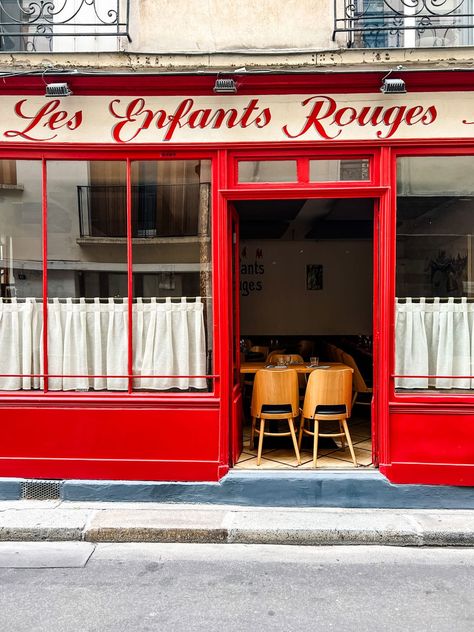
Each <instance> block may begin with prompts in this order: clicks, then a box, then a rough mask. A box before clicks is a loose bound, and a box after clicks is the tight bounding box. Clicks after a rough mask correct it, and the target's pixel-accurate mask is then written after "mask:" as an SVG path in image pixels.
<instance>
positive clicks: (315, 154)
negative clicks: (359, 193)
mask: <svg viewBox="0 0 474 632" xmlns="http://www.w3.org/2000/svg"><path fill="white" fill-rule="evenodd" d="M377 155H378V152H377V151H376V150H374V149H372V148H371V147H367V150H361V149H355V148H345V147H341V148H339V147H338V148H333V149H328V148H322V147H321V148H318V149H312V150H311V149H308V148H306V147H301V149H300V150H298V149H297V148H295V147H294V146H293V147H292V148H291V149H288V148H286V150H282V149H278V150H277V149H274V150H260V151H258V152H257V151H255V150H254V151H252V152H248V153H246V152H238V153H237V152H232V153H231V156H230V161H229V166H230V171H229V183H230V186H231V187H234V188H235V189H250V190H252V189H259V188H266V187H271V188H274V189H276V190H279V189H287V188H298V187H301V188H304V187H308V186H309V187H311V188H326V187H329V186H331V187H333V186H337V187H338V188H341V189H353V188H355V189H357V188H361V189H365V188H366V187H368V186H371V185H372V186H379V184H380V177H379V173H378V169H376V167H375V163H376V158H377ZM350 159H352V160H356V159H360V160H368V161H369V178H368V180H326V181H312V180H310V175H309V174H310V164H309V163H310V161H311V160H350ZM289 160H294V161H295V162H296V177H297V179H296V181H295V182H240V181H239V163H240V162H247V161H268V162H271V161H275V162H276V161H280V162H281V161H289Z"/></svg>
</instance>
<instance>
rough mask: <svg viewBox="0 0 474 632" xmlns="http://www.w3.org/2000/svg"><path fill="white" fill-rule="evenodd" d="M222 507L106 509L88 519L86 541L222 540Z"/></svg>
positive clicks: (225, 534) (225, 533) (223, 512)
mask: <svg viewBox="0 0 474 632" xmlns="http://www.w3.org/2000/svg"><path fill="white" fill-rule="evenodd" d="M226 513H227V512H226V511H224V510H216V511H209V510H208V509H207V510H204V511H201V510H200V509H197V508H195V509H193V510H186V509H182V508H181V509H180V510H179V509H141V510H138V511H130V510H129V509H108V510H101V511H98V512H97V513H96V514H95V515H94V517H93V518H92V519H91V521H90V523H89V525H88V528H87V531H86V533H85V539H86V540H88V541H89V542H209V541H211V542H224V541H225V539H226V536H227V532H226V530H225V529H224V528H223V520H224V517H225V515H226Z"/></svg>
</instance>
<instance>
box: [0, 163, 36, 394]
mask: <svg viewBox="0 0 474 632" xmlns="http://www.w3.org/2000/svg"><path fill="white" fill-rule="evenodd" d="M41 199H42V178H41V162H40V161H30V160H18V161H15V160H0V349H1V353H0V389H1V390H32V389H39V388H41V387H42V385H43V381H42V379H40V378H39V377H33V376H39V375H40V374H41V373H42V372H43V340H42V324H43V307H42V298H43V281H42V275H43V270H42V267H43V264H42V240H41Z"/></svg>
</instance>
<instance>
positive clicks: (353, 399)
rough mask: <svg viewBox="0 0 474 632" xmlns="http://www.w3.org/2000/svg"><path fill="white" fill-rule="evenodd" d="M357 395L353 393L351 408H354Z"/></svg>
mask: <svg viewBox="0 0 474 632" xmlns="http://www.w3.org/2000/svg"><path fill="white" fill-rule="evenodd" d="M357 395H358V392H357V391H355V393H354V397H353V398H352V406H354V404H355V403H356V399H357Z"/></svg>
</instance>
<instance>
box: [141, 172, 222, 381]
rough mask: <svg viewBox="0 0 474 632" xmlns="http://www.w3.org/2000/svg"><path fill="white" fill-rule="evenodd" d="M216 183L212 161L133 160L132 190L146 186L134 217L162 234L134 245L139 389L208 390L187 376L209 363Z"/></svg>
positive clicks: (204, 369)
mask: <svg viewBox="0 0 474 632" xmlns="http://www.w3.org/2000/svg"><path fill="white" fill-rule="evenodd" d="M210 182H211V179H210V162H209V161H184V160H172V161H168V162H157V161H137V162H133V163H132V189H133V190H135V191H142V190H143V191H144V192H146V194H143V195H138V196H137V195H135V196H134V197H133V204H132V217H133V218H134V219H135V222H137V223H138V225H139V226H140V227H141V228H140V230H142V231H144V233H145V235H146V237H152V238H155V237H156V239H152V241H151V242H150V241H147V239H137V240H135V241H134V243H133V285H134V301H135V307H136V318H135V325H134V328H133V348H134V353H133V375H134V376H136V377H135V379H134V381H133V388H134V389H136V390H154V389H170V388H172V389H179V390H186V389H190V388H191V389H205V388H206V380H205V378H203V377H200V378H193V377H180V376H193V375H201V376H202V375H206V373H208V369H210V366H208V365H209V364H210V362H208V359H209V360H210V353H211V351H210V350H211V347H212V340H211V335H212V327H211V323H212V311H211V294H212V292H211V239H210V229H211V226H210V193H211V192H210ZM144 200H146V202H144ZM206 341H207V344H206ZM139 376H142V377H139ZM165 376H169V377H165Z"/></svg>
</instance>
